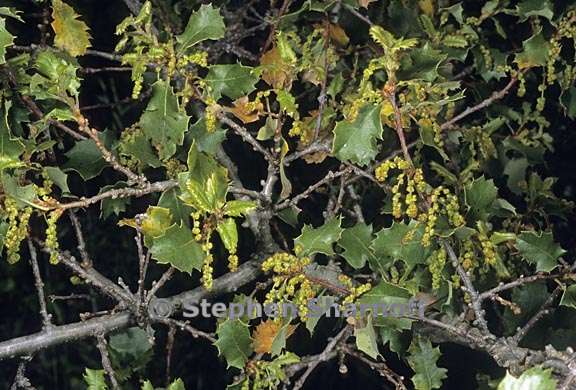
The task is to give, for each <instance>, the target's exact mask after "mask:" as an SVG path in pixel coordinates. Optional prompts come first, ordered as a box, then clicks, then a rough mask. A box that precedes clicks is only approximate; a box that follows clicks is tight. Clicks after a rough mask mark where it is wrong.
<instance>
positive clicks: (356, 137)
mask: <svg viewBox="0 0 576 390" xmlns="http://www.w3.org/2000/svg"><path fill="white" fill-rule="evenodd" d="M382 132H383V129H382V123H381V121H380V105H366V106H364V107H362V109H360V112H359V113H358V116H357V117H356V119H355V120H354V122H348V121H341V122H338V124H336V127H335V128H334V143H333V145H332V152H333V153H334V155H335V156H336V158H338V159H339V160H341V161H350V162H353V163H357V164H360V165H367V164H368V163H370V161H372V160H373V159H374V157H376V154H377V153H378V147H377V140H379V139H382Z"/></svg>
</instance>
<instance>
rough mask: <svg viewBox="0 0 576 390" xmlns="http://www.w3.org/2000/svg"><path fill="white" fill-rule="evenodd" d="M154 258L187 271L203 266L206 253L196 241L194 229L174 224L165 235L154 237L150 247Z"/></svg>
mask: <svg viewBox="0 0 576 390" xmlns="http://www.w3.org/2000/svg"><path fill="white" fill-rule="evenodd" d="M150 252H151V253H152V258H153V259H155V260H156V261H157V262H158V263H160V264H171V265H172V266H173V267H174V268H176V269H178V270H180V271H182V272H187V273H192V270H193V269H197V270H199V269H200V268H202V264H203V262H204V257H205V253H204V251H203V250H202V246H201V245H200V244H199V243H198V242H196V240H195V239H194V236H193V235H192V231H191V230H190V229H188V228H187V227H186V226H184V225H180V226H179V225H176V224H174V225H172V226H171V227H169V228H168V229H167V230H166V232H165V233H164V235H162V236H160V237H157V238H154V243H153V244H152V247H151V248H150Z"/></svg>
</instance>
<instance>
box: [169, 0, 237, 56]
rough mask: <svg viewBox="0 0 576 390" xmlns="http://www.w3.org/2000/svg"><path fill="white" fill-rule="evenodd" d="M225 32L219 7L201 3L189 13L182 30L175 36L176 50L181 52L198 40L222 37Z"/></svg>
mask: <svg viewBox="0 0 576 390" xmlns="http://www.w3.org/2000/svg"><path fill="white" fill-rule="evenodd" d="M225 32H226V26H225V25H224V19H223V18H222V16H221V15H220V11H219V9H218V8H213V7H212V4H208V5H206V4H202V5H201V6H200V9H198V11H196V12H193V13H192V15H190V19H188V24H187V25H186V29H185V30H184V32H183V33H182V34H181V35H178V36H177V37H176V40H177V41H178V46H177V50H178V52H179V53H183V52H185V51H186V50H188V49H189V48H191V47H192V46H194V45H196V44H197V43H199V42H202V41H205V40H207V39H220V38H223V37H224V33H225Z"/></svg>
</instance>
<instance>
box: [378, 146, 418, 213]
mask: <svg viewBox="0 0 576 390" xmlns="http://www.w3.org/2000/svg"><path fill="white" fill-rule="evenodd" d="M391 169H398V170H400V171H401V173H400V174H399V175H398V176H397V177H396V183H395V184H394V186H392V215H393V216H394V218H397V219H399V218H402V211H403V207H402V206H403V204H402V203H404V205H405V206H406V215H407V216H408V217H410V218H416V217H417V216H418V205H417V201H418V193H423V192H424V191H425V190H426V182H425V181H424V173H423V172H422V169H420V168H415V169H413V168H412V167H411V166H410V164H409V163H408V162H407V161H406V160H404V159H403V158H402V157H400V156H396V157H395V158H394V159H393V160H387V161H384V162H383V163H382V164H380V165H379V166H378V167H377V168H376V171H375V176H376V180H378V181H380V182H383V181H385V180H386V179H387V178H388V175H389V172H390V170H391ZM404 184H406V194H405V196H404V202H402V196H403V195H404V194H403V193H402V191H401V190H402V187H403V186H404Z"/></svg>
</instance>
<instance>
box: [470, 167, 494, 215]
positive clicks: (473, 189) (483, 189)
mask: <svg viewBox="0 0 576 390" xmlns="http://www.w3.org/2000/svg"><path fill="white" fill-rule="evenodd" d="M465 194H466V204H467V205H468V206H469V207H470V214H471V216H472V218H478V219H482V220H486V218H487V217H488V216H489V215H490V211H491V209H492V205H493V203H494V201H495V200H496V197H497V196H498V188H497V187H496V186H495V185H494V180H492V179H490V180H486V179H485V178H484V176H482V177H480V178H478V179H476V180H474V181H473V182H472V183H471V184H469V185H468V186H467V187H466V192H465Z"/></svg>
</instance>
